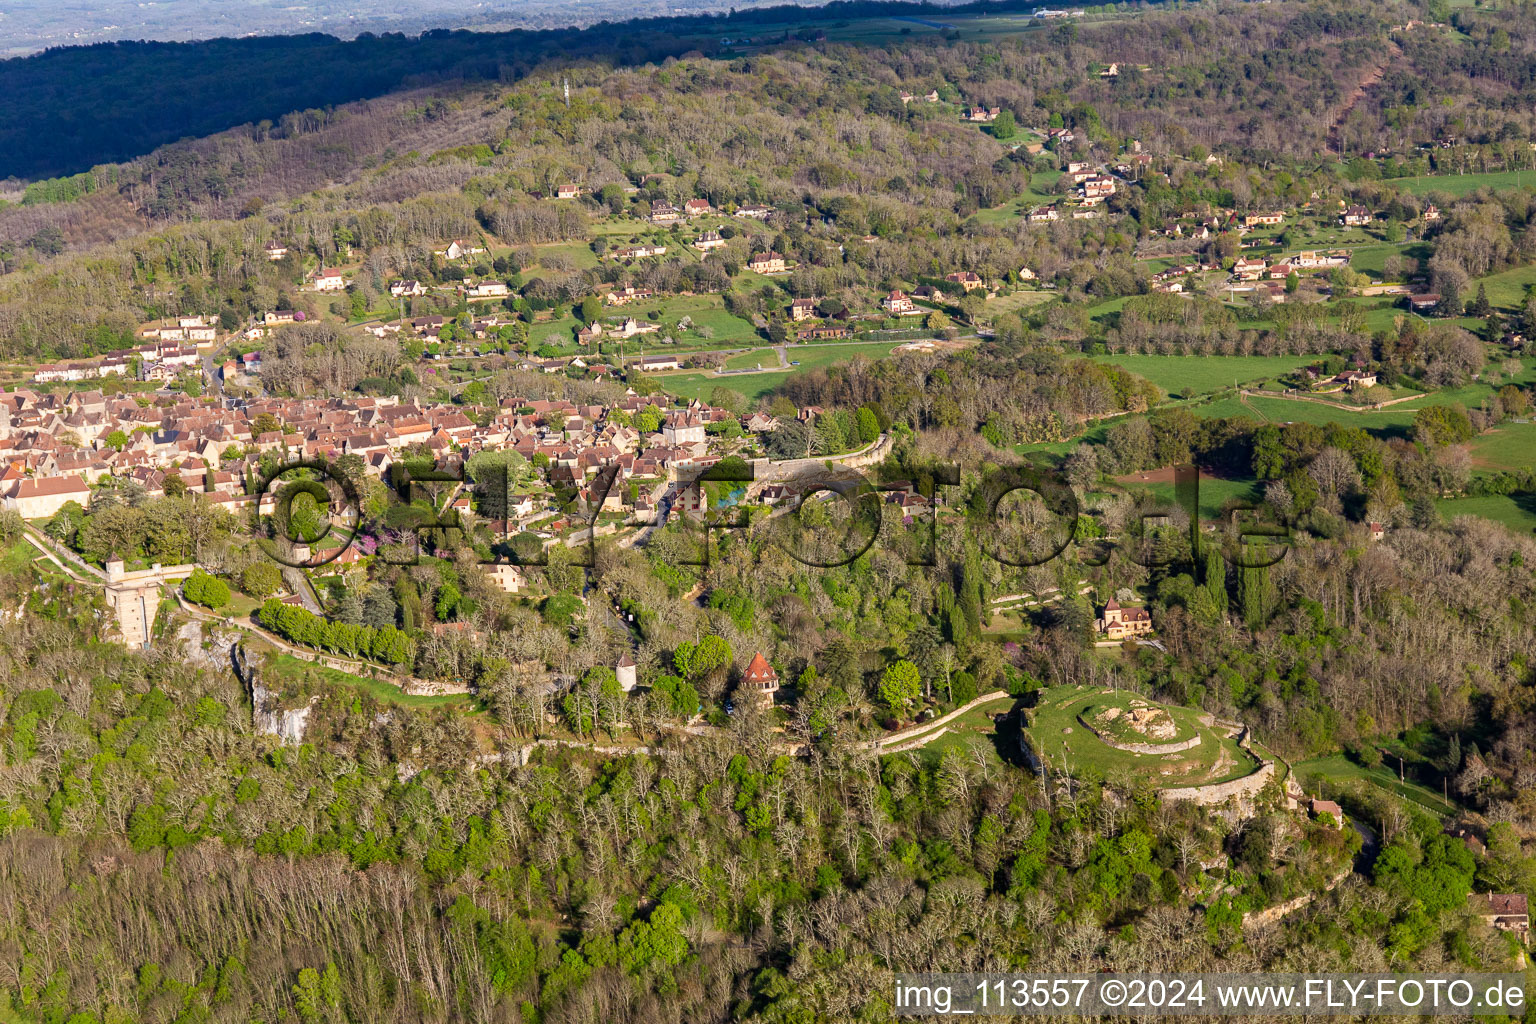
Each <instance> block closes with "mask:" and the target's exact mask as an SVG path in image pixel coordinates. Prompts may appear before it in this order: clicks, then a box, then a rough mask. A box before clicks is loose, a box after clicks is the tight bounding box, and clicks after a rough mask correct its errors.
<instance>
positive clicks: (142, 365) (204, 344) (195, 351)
mask: <svg viewBox="0 0 1536 1024" xmlns="http://www.w3.org/2000/svg"><path fill="white" fill-rule="evenodd" d="M183 319H184V320H186V321H188V322H195V324H196V327H195V328H194V327H174V328H173V327H170V326H165V327H160V326H151V327H148V328H145V329H144V330H143V331H141V332H140V333H141V335H142V336H143V337H146V338H148V337H153V338H155V340H154V341H152V342H148V343H146V344H143V345H135V346H134V347H133V348H125V349H116V350H114V351H112V352H108V353H107V354H106V355H104V356H102V357H101V358H99V359H79V360H72V361H69V362H61V363H46V364H44V365H42V366H39V367H38V368H37V369H36V370H35V371H33V374H32V382H33V383H34V384H57V383H61V382H74V381H83V380H100V379H102V378H104V377H122V378H127V377H133V378H134V379H137V380H148V381H160V382H170V381H174V380H176V379H177V378H179V377H181V376H182V375H183V374H185V373H188V372H191V371H198V365H199V362H200V360H201V359H202V350H203V349H206V348H211V347H212V345H213V340H214V339H213V336H214V333H215V332H214V328H213V327H212V326H210V325H208V324H207V323H206V321H205V318H203V317H185V318H183ZM189 330H196V331H197V335H198V340H196V341H193V342H187V343H183V342H182V341H181V340H180V339H181V338H185V337H186V336H187V332H188V331H189ZM204 334H207V339H206V341H205V340H203V337H202V336H203V335H204ZM198 372H200V371H198Z"/></svg>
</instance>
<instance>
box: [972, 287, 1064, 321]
mask: <svg viewBox="0 0 1536 1024" xmlns="http://www.w3.org/2000/svg"><path fill="white" fill-rule="evenodd" d="M1054 298H1056V294H1055V293H1054V292H1026V291H1018V292H1012V293H1010V294H1008V295H999V296H998V297H997V298H995V299H988V300H987V304H986V305H985V306H983V307H982V313H983V315H985V316H1001V315H1003V314H1004V313H1013V312H1017V311H1018V310H1021V309H1028V308H1029V307H1031V306H1038V305H1041V304H1042V303H1046V302H1050V301H1051V300H1052V299H1054Z"/></svg>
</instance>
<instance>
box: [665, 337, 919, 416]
mask: <svg viewBox="0 0 1536 1024" xmlns="http://www.w3.org/2000/svg"><path fill="white" fill-rule="evenodd" d="M897 344H898V343H896V342H875V343H871V344H868V345H791V346H790V347H789V348H788V349H787V353H788V355H789V358H790V359H791V360H792V361H798V362H799V363H800V365H799V366H797V367H795V369H794V370H792V371H785V370H769V371H764V372H763V373H738V374H729V375H727V376H724V377H717V376H715V375H714V374H712V373H672V374H662V375H660V376H658V377H657V380H659V381H660V382H661V386H662V387H663V388H664V389H665V390H666V391H667V393H668V394H671V395H676V396H678V397H679V398H708V397H709V393H710V392H711V391H713V390H714V389H715V388H718V387H726V388H730V389H731V390H732V391H735V392H738V393H739V394H742V395H745V396H746V398H747V401H749V402H755V401H757V400H758V399H759V398H761V397H762V396H764V395H766V394H768V393H770V392H771V391H773V390H774V389H775V388H779V387H782V386H783V384H784V382H785V381H786V380H788V379H789V377H790V376H792V375H793V373H795V372H804V371H806V370H811V369H815V368H816V367H820V366H831V365H832V364H833V363H845V362H847V361H848V360H850V359H852V358H853V357H854V356H855V355H861V356H865V357H867V358H869V359H884V358H885V357H886V356H889V355H890V354H891V349H893V348H895V347H896V345H897ZM772 358H773V353H772V352H768V353H766V355H764V356H763V357H762V359H763V365H765V366H768V365H772V363H771V362H770V360H771V359H772ZM755 361H756V357H754V358H753V359H751V360H749V362H748V365H750V364H751V363H752V362H755Z"/></svg>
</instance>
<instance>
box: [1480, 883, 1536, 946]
mask: <svg viewBox="0 0 1536 1024" xmlns="http://www.w3.org/2000/svg"><path fill="white" fill-rule="evenodd" d="M1467 904H1468V907H1469V909H1471V911H1472V913H1473V914H1475V915H1476V916H1477V917H1480V918H1482V921H1483V923H1484V924H1486V925H1488V926H1489V927H1490V928H1497V929H1498V930H1499V931H1501V932H1513V933H1514V934H1515V935H1517V936H1519V937H1520V941H1521V942H1524V941H1525V940H1526V937H1527V936H1528V935H1529V934H1530V931H1531V916H1530V906H1529V903H1528V901H1527V899H1526V897H1525V895H1524V894H1523V893H1501V892H1490V893H1473V894H1472V895H1471V896H1469V897H1468V898H1467Z"/></svg>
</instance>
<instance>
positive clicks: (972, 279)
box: [944, 270, 982, 292]
mask: <svg viewBox="0 0 1536 1024" xmlns="http://www.w3.org/2000/svg"><path fill="white" fill-rule="evenodd" d="M944 280H946V281H950V282H952V283H954V284H958V285H959V286H960V287H961V288H964V289H965V290H966V291H967V292H970V291H974V290H975V289H977V288H980V287H981V284H982V282H981V278H980V277H979V276H977V275H976V273H975V272H973V271H970V270H961V271H957V272H956V273H953V274H946V275H944Z"/></svg>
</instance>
